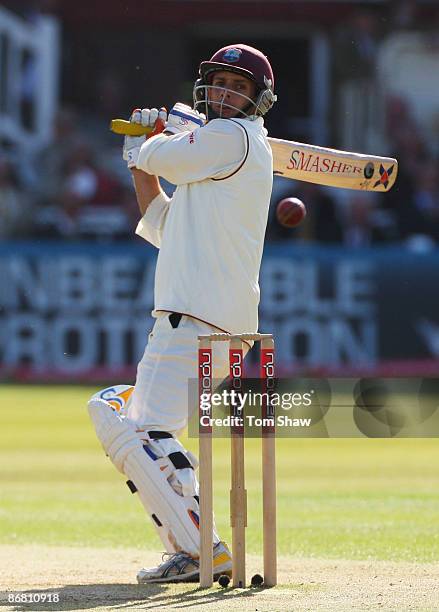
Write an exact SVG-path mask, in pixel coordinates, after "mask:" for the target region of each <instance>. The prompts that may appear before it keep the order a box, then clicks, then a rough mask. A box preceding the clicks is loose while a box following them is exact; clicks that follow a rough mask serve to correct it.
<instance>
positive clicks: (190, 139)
mask: <svg viewBox="0 0 439 612" xmlns="http://www.w3.org/2000/svg"><path fill="white" fill-rule="evenodd" d="M194 142H195V137H194V133H193V132H191V133H190V134H189V144H194Z"/></svg>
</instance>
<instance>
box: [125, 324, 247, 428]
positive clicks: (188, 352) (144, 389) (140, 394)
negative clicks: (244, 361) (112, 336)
mask: <svg viewBox="0 0 439 612" xmlns="http://www.w3.org/2000/svg"><path fill="white" fill-rule="evenodd" d="M217 332H218V329H217V328H215V327H213V326H211V325H208V324H207V323H203V322H201V321H198V320H197V319H193V318H191V317H189V316H186V315H183V316H182V318H181V320H180V323H179V325H178V327H177V328H175V329H174V328H173V327H172V325H171V322H170V320H169V313H160V314H159V317H158V318H157V320H156V322H155V325H154V327H153V330H152V332H151V333H150V335H149V339H148V344H147V346H146V349H145V352H144V354H143V357H142V359H141V360H140V362H139V365H138V367H137V378H136V385H135V388H134V392H133V395H132V399H131V402H130V406H129V408H128V414H127V416H128V418H129V419H130V420H132V421H134V423H135V424H136V425H137V426H139V427H142V428H143V427H145V428H146V429H147V430H156V431H157V430H160V431H167V432H169V433H171V434H173V435H175V436H177V435H178V434H179V433H180V432H181V430H182V429H184V428H185V426H186V425H187V422H188V418H189V410H190V411H192V410H194V409H195V408H196V407H197V406H196V405H195V406H190V407H189V406H188V397H189V396H188V380H189V379H197V377H198V335H199V334H212V333H217ZM228 349H229V343H228V342H213V343H212V357H213V378H214V379H218V380H223V379H224V378H226V376H227V375H228V373H229V353H228ZM245 352H246V350H245V349H244V353H245Z"/></svg>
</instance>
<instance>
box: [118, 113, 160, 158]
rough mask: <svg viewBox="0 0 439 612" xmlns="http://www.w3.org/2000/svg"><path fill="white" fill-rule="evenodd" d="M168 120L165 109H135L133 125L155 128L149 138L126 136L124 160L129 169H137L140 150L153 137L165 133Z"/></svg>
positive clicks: (132, 116)
mask: <svg viewBox="0 0 439 612" xmlns="http://www.w3.org/2000/svg"><path fill="white" fill-rule="evenodd" d="M166 118H167V112H166V109H165V108H161V109H160V110H157V109H156V108H151V109H149V108H142V109H140V108H135V109H134V110H133V112H132V115H131V117H130V121H131V122H132V123H139V124H140V125H143V126H145V127H150V128H153V131H152V132H151V133H150V134H148V135H147V136H125V140H124V143H123V155H122V157H123V159H124V160H125V161H126V162H127V165H128V168H135V167H136V164H137V159H138V157H139V153H140V148H141V146H142V145H143V143H144V142H145V140H147V138H151V136H155V135H156V134H159V133H160V132H163V128H164V126H165V122H166Z"/></svg>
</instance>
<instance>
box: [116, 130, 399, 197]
mask: <svg viewBox="0 0 439 612" xmlns="http://www.w3.org/2000/svg"><path fill="white" fill-rule="evenodd" d="M110 129H111V130H112V131H113V132H115V133H116V134H126V135H128V136H142V135H144V134H149V133H150V132H151V131H152V129H151V128H148V127H144V126H142V125H140V124H138V123H131V122H130V121H125V120H124V119H113V120H112V122H111V125H110ZM268 142H269V143H270V146H271V149H272V151H273V173H274V174H275V175H277V176H282V177H284V178H288V179H294V180H296V181H305V182H308V183H317V184H318V185H327V186H329V187H341V188H343V189H360V190H363V191H377V192H386V191H389V189H391V187H392V186H393V185H394V183H395V180H396V176H397V174H398V162H397V160H396V159H394V158H393V157H378V156H376V155H363V154H362V153H351V152H349V151H338V150H337V149H328V148H326V147H317V146H315V145H310V144H305V143H303V142H294V141H292V140H279V139H278V138H269V139H268Z"/></svg>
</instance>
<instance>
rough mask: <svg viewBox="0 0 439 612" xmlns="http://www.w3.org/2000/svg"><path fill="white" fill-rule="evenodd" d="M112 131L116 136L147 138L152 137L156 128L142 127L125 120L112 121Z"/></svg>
mask: <svg viewBox="0 0 439 612" xmlns="http://www.w3.org/2000/svg"><path fill="white" fill-rule="evenodd" d="M110 130H111V131H112V132H114V133H115V134H122V135H124V136H145V135H150V134H151V133H152V132H153V131H154V128H152V127H147V126H144V125H141V124H140V123H131V121H126V120H125V119H112V121H111V123H110Z"/></svg>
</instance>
